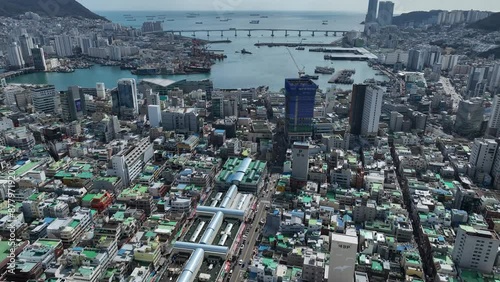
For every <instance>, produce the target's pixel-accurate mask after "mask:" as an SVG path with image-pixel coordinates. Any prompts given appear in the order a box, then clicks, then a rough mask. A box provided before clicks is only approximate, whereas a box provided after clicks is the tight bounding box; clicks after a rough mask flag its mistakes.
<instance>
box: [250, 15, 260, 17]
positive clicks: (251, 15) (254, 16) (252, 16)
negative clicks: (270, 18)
mask: <svg viewBox="0 0 500 282" xmlns="http://www.w3.org/2000/svg"><path fill="white" fill-rule="evenodd" d="M250 16H251V17H258V16H260V15H259V14H250Z"/></svg>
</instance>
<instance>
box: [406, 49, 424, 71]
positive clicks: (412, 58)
mask: <svg viewBox="0 0 500 282" xmlns="http://www.w3.org/2000/svg"><path fill="white" fill-rule="evenodd" d="M424 63H425V52H424V51H423V50H416V49H411V50H410V51H409V52H408V65H407V68H408V70H411V71H421V70H423V69H424Z"/></svg>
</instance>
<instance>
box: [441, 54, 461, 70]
mask: <svg viewBox="0 0 500 282" xmlns="http://www.w3.org/2000/svg"><path fill="white" fill-rule="evenodd" d="M459 58H460V56H459V55H444V56H442V57H441V70H446V71H450V70H453V68H454V67H455V66H456V65H457V64H458V59H459Z"/></svg>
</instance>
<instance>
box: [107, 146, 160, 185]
mask: <svg viewBox="0 0 500 282" xmlns="http://www.w3.org/2000/svg"><path fill="white" fill-rule="evenodd" d="M153 154H154V151H153V144H151V142H149V137H145V138H143V139H141V140H139V141H137V142H135V143H134V144H131V145H130V146H129V147H128V148H125V149H124V150H122V151H121V152H119V153H118V154H116V155H114V156H112V157H111V168H109V169H108V175H110V176H119V177H120V178H121V180H122V182H123V185H124V186H125V187H128V186H129V185H130V183H132V181H134V179H135V178H137V176H138V175H139V174H140V173H141V171H142V168H143V167H144V164H145V163H146V162H148V161H149V160H150V159H151V158H152V157H153Z"/></svg>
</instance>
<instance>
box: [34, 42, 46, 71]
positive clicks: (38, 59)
mask: <svg viewBox="0 0 500 282" xmlns="http://www.w3.org/2000/svg"><path fill="white" fill-rule="evenodd" d="M31 56H32V58H33V67H34V68H35V70H37V71H46V70H47V64H46V62H45V53H44V52H43V48H40V47H35V48H33V49H31Z"/></svg>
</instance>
